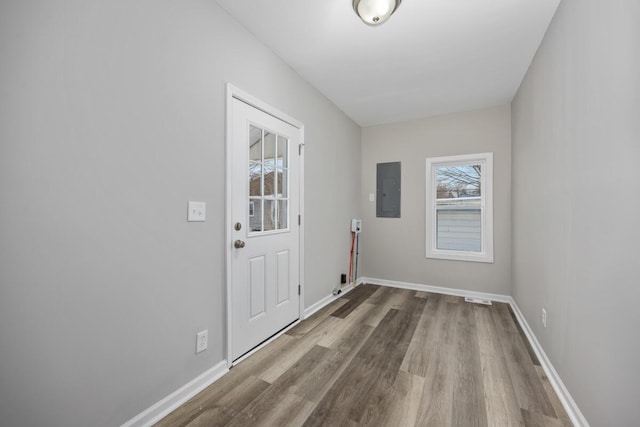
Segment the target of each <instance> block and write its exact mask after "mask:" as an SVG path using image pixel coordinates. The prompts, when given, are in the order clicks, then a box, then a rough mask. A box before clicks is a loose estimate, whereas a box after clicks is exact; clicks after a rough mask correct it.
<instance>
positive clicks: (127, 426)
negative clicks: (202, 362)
mask: <svg viewBox="0 0 640 427" xmlns="http://www.w3.org/2000/svg"><path fill="white" fill-rule="evenodd" d="M227 372H229V369H228V368H227V361H226V360H223V361H222V362H220V363H218V364H217V365H215V366H214V367H213V368H211V369H209V370H207V371H205V372H203V373H202V374H201V375H198V376H197V377H196V378H194V379H193V380H191V381H189V382H188V383H187V384H185V385H183V386H182V387H180V388H179V389H178V390H176V391H174V392H173V393H171V394H170V395H168V396H166V397H165V398H163V399H162V400H160V401H159V402H157V403H155V404H154V405H152V406H150V407H148V408H147V409H145V410H144V411H142V412H141V413H139V414H138V415H136V416H135V417H133V418H131V419H130V420H129V421H127V422H125V423H124V424H122V426H121V427H147V426H152V425H153V424H155V423H157V422H158V421H160V420H161V419H163V418H164V417H166V416H167V415H169V414H170V413H171V412H173V411H174V410H175V409H176V408H178V407H180V405H182V404H183V403H185V402H186V401H188V400H189V399H191V398H192V397H193V396H195V395H196V394H198V393H200V392H201V391H202V390H204V389H205V388H207V387H208V386H210V385H211V384H213V383H214V382H216V381H217V380H218V379H219V378H220V377H222V376H223V375H224V374H226V373H227Z"/></svg>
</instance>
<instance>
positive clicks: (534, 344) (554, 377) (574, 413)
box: [509, 297, 589, 427]
mask: <svg viewBox="0 0 640 427" xmlns="http://www.w3.org/2000/svg"><path fill="white" fill-rule="evenodd" d="M509 304H510V305H511V309H512V310H513V313H514V314H515V316H516V319H518V323H520V327H521V328H522V330H523V331H524V334H525V335H526V337H527V339H528V340H529V343H530V344H531V348H533V351H534V352H535V354H536V356H537V357H538V361H540V365H541V366H542V369H544V373H545V374H546V375H547V378H549V382H550V383H551V387H553V390H554V391H555V392H556V394H557V395H558V398H559V399H560V402H561V403H562V406H563V407H564V409H565V411H567V415H568V416H569V419H571V422H572V423H573V425H574V426H576V427H589V423H588V422H587V419H586V418H585V417H584V415H583V414H582V411H580V408H579V407H578V404H577V403H576V402H575V400H573V397H571V394H570V393H569V390H567V387H566V386H565V385H564V383H563V382H562V379H561V378H560V375H558V372H557V371H556V370H555V368H554V367H553V365H552V364H551V361H550V360H549V358H548V357H547V355H546V353H545V352H544V350H543V349H542V346H541V345H540V342H539V341H538V339H537V338H536V336H535V334H534V333H533V330H532V329H531V328H530V327H529V324H528V323H527V320H526V319H525V317H524V315H523V314H522V312H521V311H520V308H519V307H518V304H516V301H515V300H514V299H513V298H512V297H509Z"/></svg>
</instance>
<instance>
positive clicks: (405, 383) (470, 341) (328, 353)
mask: <svg viewBox="0 0 640 427" xmlns="http://www.w3.org/2000/svg"><path fill="white" fill-rule="evenodd" d="M157 425H158V426H171V427H173V426H189V427H195V426H243V427H244V426H254V425H255V426H258V425H260V426H360V425H362V426H364V425H371V426H437V427H446V426H455V427H463V426H525V427H534V426H554V427H555V426H571V422H570V420H569V418H568V417H567V414H566V413H565V411H564V409H563V408H562V405H561V404H560V401H559V400H558V398H557V396H556V395H555V393H554V392H553V389H552V388H551V385H550V384H549V381H548V379H547V378H546V377H545V374H544V371H543V370H542V368H541V367H540V364H539V362H538V360H537V359H536V357H535V354H534V352H533V351H532V349H531V348H530V346H529V343H528V342H527V340H526V338H525V337H524V335H523V333H522V331H521V330H520V328H519V326H518V325H517V322H516V321H515V318H514V316H513V313H512V312H511V309H510V307H509V306H508V305H507V304H502V303H493V305H491V306H484V305H477V304H470V303H466V302H465V301H464V299H463V298H460V297H454V296H448V295H440V294H434V293H427V292H419V291H411V290H405V289H395V288H388V287H381V286H375V285H360V286H358V287H357V288H356V289H354V290H353V291H351V292H350V293H348V294H346V295H344V296H343V297H342V298H340V299H338V300H336V301H334V302H333V303H332V304H330V305H328V306H327V307H325V308H323V309H322V310H320V311H319V312H317V313H316V314H315V315H313V316H312V317H310V318H309V319H306V320H304V321H302V322H301V323H299V324H298V325H297V326H296V327H294V328H293V329H291V330H289V331H288V332H287V333H286V334H284V335H282V336H281V337H279V338H278V339H276V340H275V341H273V342H272V343H270V344H269V345H267V346H266V347H264V348H263V349H261V350H260V351H258V352H256V353H255V354H253V355H252V356H250V357H249V358H247V359H246V360H244V361H242V362H241V363H239V364H238V365H237V366H235V367H234V368H232V369H231V371H230V372H229V373H228V374H227V375H225V376H224V377H222V378H221V379H220V380H218V381H217V382H216V383H214V384H213V385H211V386H210V387H208V388H206V389H205V390H204V391H202V392H201V393H200V394H198V395H197V396H195V397H194V398H193V399H191V400H190V401H188V402H187V403H185V404H184V405H182V406H181V407H180V408H178V409H177V410H175V411H174V412H173V413H171V414H169V415H168V416H167V417H166V418H165V419H163V420H162V421H161V422H159V423H158V424H157Z"/></svg>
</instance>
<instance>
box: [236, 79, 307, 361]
mask: <svg viewBox="0 0 640 427" xmlns="http://www.w3.org/2000/svg"><path fill="white" fill-rule="evenodd" d="M234 98H235V99H237V100H239V101H242V102H244V103H246V104H248V105H250V106H252V107H254V108H257V109H258V110H261V111H263V112H264V113H267V114H269V115H271V116H274V117H276V118H278V119H280V120H282V121H284V122H287V123H289V124H290V125H292V126H294V127H296V128H298V129H300V132H301V134H302V137H301V142H300V148H299V149H298V150H299V154H300V156H299V160H300V169H299V170H300V176H299V197H300V198H299V200H300V202H299V204H300V206H299V214H300V217H301V221H300V226H299V234H298V239H299V242H298V245H299V257H298V262H299V267H298V272H299V277H298V283H299V284H300V307H299V312H300V320H302V318H303V313H304V277H305V276H304V149H303V147H304V124H303V123H302V122H300V121H298V120H296V119H294V118H293V117H291V116H289V115H287V114H285V113H283V112H281V111H279V110H278V109H276V108H274V107H272V106H271V105H269V104H267V103H265V102H263V101H261V100H259V99H257V98H255V97H254V96H252V95H250V94H248V93H247V92H245V91H243V90H241V89H239V88H237V87H236V86H234V85H232V84H231V83H227V85H226V128H225V140H226V151H225V157H226V169H225V181H226V195H225V243H224V244H225V249H226V250H225V257H226V260H225V261H226V262H225V269H226V300H227V315H226V318H227V334H226V358H227V367H229V368H230V367H231V366H232V365H233V356H232V348H231V345H232V344H231V343H232V333H233V330H232V326H233V325H232V322H233V316H232V313H233V303H232V298H231V292H232V285H233V277H232V264H231V263H232V243H231V241H232V228H233V218H232V214H231V204H232V183H231V171H232V168H233V164H232V163H233V159H232V158H233V156H232V153H233V132H232V130H233V113H232V111H233V99H234ZM294 150H295V148H294ZM291 220H292V222H297V221H298V219H297V218H295V216H294V215H292V218H291ZM276 332H277V331H276ZM240 360H242V358H241V359H238V361H240Z"/></svg>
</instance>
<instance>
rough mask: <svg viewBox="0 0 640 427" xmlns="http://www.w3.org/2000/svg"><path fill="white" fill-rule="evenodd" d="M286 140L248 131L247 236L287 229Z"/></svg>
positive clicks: (265, 132) (261, 131)
mask: <svg viewBox="0 0 640 427" xmlns="http://www.w3.org/2000/svg"><path fill="white" fill-rule="evenodd" d="M288 159H289V140H288V139H287V138H285V137H284V136H281V135H277V134H274V133H272V132H270V131H268V130H266V129H262V128H260V127H257V126H254V125H250V129H249V201H248V202H249V203H248V206H249V208H248V210H249V212H248V215H249V224H250V227H251V228H250V233H260V232H267V231H276V230H287V229H288V228H289V162H288Z"/></svg>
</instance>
